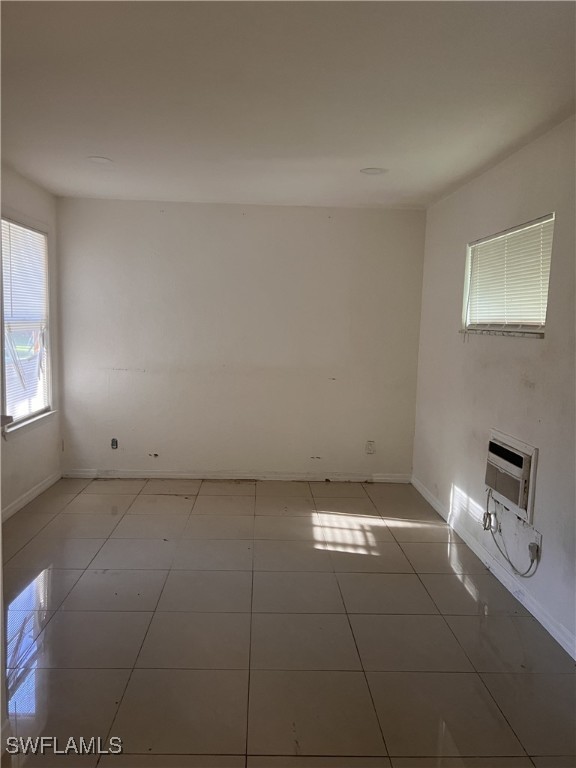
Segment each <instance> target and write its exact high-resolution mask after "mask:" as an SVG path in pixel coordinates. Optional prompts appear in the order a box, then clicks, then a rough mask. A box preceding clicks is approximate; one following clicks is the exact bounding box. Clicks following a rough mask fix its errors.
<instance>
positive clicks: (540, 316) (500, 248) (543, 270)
mask: <svg viewBox="0 0 576 768" xmlns="http://www.w3.org/2000/svg"><path fill="white" fill-rule="evenodd" d="M553 234H554V214H550V215H548V216H545V217H543V218H541V219H537V220H536V221H531V222H529V223H528V224H523V225H522V226H520V227H516V228H515V229H511V230H508V231H507V232H503V233H501V234H498V235H493V236H492V237H487V238H484V239H482V240H478V241H476V242H474V243H470V244H469V246H468V270H467V279H466V291H465V297H464V328H465V330H466V331H480V332H481V331H486V332H491V331H492V332H496V333H497V332H500V333H523V334H524V333H527V334H536V335H540V336H542V335H543V334H544V327H545V325H546V310H547V307H548V282H549V278H550V259H551V255H552V237H553Z"/></svg>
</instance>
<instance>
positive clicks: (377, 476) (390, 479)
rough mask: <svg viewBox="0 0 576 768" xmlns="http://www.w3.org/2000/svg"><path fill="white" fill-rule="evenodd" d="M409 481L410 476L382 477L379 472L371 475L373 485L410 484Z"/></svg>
mask: <svg viewBox="0 0 576 768" xmlns="http://www.w3.org/2000/svg"><path fill="white" fill-rule="evenodd" d="M411 481H412V477H411V475H384V474H382V473H380V472H379V473H377V474H375V475H372V482H373V483H410V482H411Z"/></svg>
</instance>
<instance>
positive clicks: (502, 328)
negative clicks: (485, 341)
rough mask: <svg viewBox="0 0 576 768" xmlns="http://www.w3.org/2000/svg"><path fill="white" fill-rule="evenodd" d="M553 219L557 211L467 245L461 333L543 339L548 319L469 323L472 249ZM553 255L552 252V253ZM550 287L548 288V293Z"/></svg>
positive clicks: (553, 220) (553, 221)
mask: <svg viewBox="0 0 576 768" xmlns="http://www.w3.org/2000/svg"><path fill="white" fill-rule="evenodd" d="M548 221H551V222H552V223H553V225H554V224H555V222H556V213H555V212H551V213H547V214H545V215H544V216H539V217H538V218H536V219H531V220H530V221H526V222H524V223H523V224H518V225H516V226H514V227H510V228H508V229H504V230H502V231H501V232H496V233H495V234H493V235H488V236H487V237H481V238H479V239H478V240H472V241H471V242H469V243H467V245H466V269H465V277H464V297H463V303H462V328H461V331H460V333H464V334H469V333H470V334H483V335H490V336H525V337H527V338H536V339H542V338H544V335H545V330H546V321H545V322H544V324H543V325H531V324H530V323H473V324H469V323H468V312H469V308H470V292H471V286H472V249H473V248H474V247H475V246H478V245H482V244H483V243H488V242H491V241H492V240H497V239H499V238H502V237H506V236H507V235H512V234H514V233H516V232H521V231H522V230H525V229H529V228H530V227H537V226H538V225H540V224H544V223H546V222H548ZM553 247H554V229H553V231H552V246H551V248H553ZM550 257H552V253H551V254H550ZM551 262H552V258H550V272H551V271H552V263H551ZM549 291H550V288H548V293H549ZM547 316H548V296H547V297H546V319H547Z"/></svg>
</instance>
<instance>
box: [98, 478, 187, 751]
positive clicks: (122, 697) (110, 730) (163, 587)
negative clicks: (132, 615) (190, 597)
mask: <svg viewBox="0 0 576 768" xmlns="http://www.w3.org/2000/svg"><path fill="white" fill-rule="evenodd" d="M145 485H146V484H144V486H142V487H143V488H144V487H145ZM198 490H200V489H198ZM138 495H139V494H138ZM196 498H198V497H196ZM195 503H196V500H194V502H193V504H192V508H191V510H190V513H189V514H188V519H189V518H190V515H191V514H192V509H193V508H194V504H195ZM127 512H128V510H126V513H127ZM126 513H125V514H126ZM158 570H160V569H158ZM162 570H166V577H165V579H164V581H163V583H162V588H161V589H160V591H159V593H158V599H157V600H156V605H155V606H154V610H153V611H152V612H151V615H150V621H149V622H148V626H147V628H146V632H145V633H144V637H143V638H142V642H141V643H140V647H139V649H138V653H137V654H136V656H135V658H134V664H133V665H132V669H131V670H130V674H129V675H128V679H127V680H126V685H125V686H124V690H123V692H122V695H121V696H120V699H119V701H118V706H117V708H116V712H115V713H114V717H113V718H112V722H111V724H110V728H109V730H108V732H107V735H106V738H107V740H108V739H110V737H111V734H112V730H113V728H114V724H115V723H116V720H117V719H118V713H119V712H120V708H121V706H122V702H123V701H124V697H125V696H126V692H127V690H128V686H129V685H130V681H131V680H132V676H133V674H134V671H135V670H136V665H137V663H138V659H139V658H140V654H141V653H142V648H143V647H144V643H145V642H146V638H147V637H148V633H149V632H150V627H151V626H152V622H153V621H154V616H155V615H156V611H157V609H158V605H159V603H160V600H161V598H162V594H163V593H164V589H165V587H166V582H167V581H168V577H169V576H170V570H171V568H169V569H162ZM100 758H101V756H99V757H98V762H97V764H96V765H98V764H99V763H100Z"/></svg>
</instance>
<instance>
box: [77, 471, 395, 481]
mask: <svg viewBox="0 0 576 768" xmlns="http://www.w3.org/2000/svg"><path fill="white" fill-rule="evenodd" d="M63 477H91V478H95V477H99V478H144V477H146V478H154V479H158V480H308V481H322V480H333V481H335V482H338V481H339V482H356V483H409V482H410V475H386V474H380V473H377V474H372V475H370V474H361V473H359V472H328V473H325V472H233V471H231V470H218V471H204V472H167V471H158V470H156V471H154V470H150V469H140V470H137V469H105V470H98V469H69V470H66V471H65V472H64V473H63Z"/></svg>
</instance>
